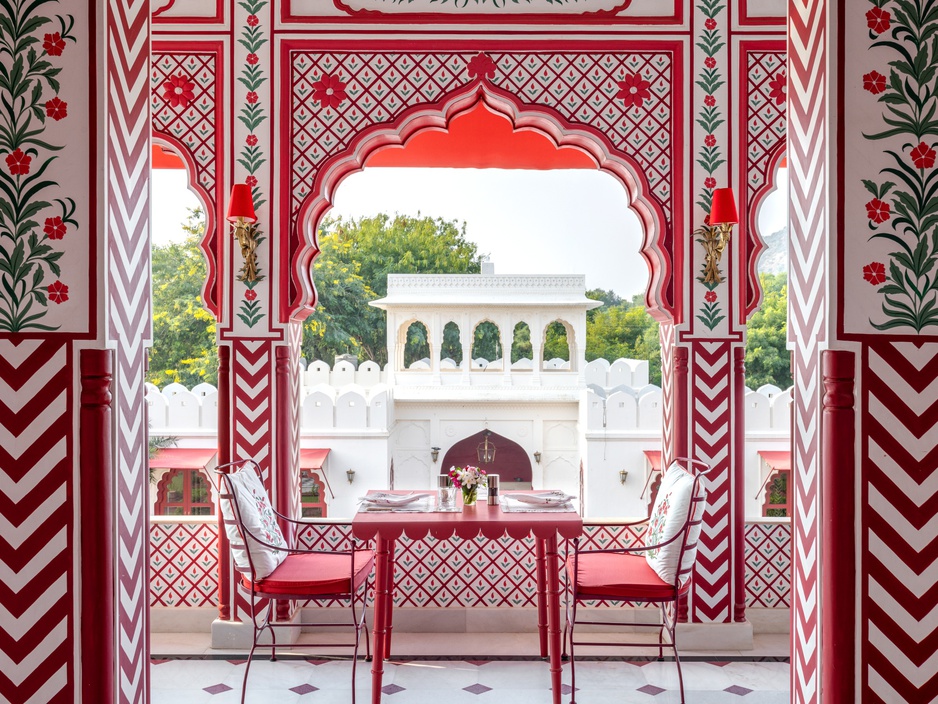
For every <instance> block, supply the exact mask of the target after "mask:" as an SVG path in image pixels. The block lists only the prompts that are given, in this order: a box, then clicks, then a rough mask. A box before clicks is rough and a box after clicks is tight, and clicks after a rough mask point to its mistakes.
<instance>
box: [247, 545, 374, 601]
mask: <svg viewBox="0 0 938 704" xmlns="http://www.w3.org/2000/svg"><path fill="white" fill-rule="evenodd" d="M374 562H375V556H374V553H373V552H371V551H370V550H357V551H355V580H354V582H355V584H354V587H352V585H350V584H349V576H350V573H351V569H350V568H351V562H350V557H349V556H348V555H333V554H331V553H291V554H289V555H287V557H286V559H284V561H283V562H281V563H280V565H278V566H277V569H275V570H274V571H273V572H271V573H270V574H269V575H267V576H266V577H264V578H263V579H259V580H257V582H255V583H254V589H255V591H258V592H262V593H264V594H288V595H309V596H316V595H322V594H351V593H352V591H354V589H357V588H358V587H360V586H361V584H362V582H364V581H365V579H367V578H368V575H369V574H371V570H372V567H373V566H374ZM243 581H244V586H246V587H247V588H248V589H250V588H251V581H250V579H249V578H248V577H243Z"/></svg>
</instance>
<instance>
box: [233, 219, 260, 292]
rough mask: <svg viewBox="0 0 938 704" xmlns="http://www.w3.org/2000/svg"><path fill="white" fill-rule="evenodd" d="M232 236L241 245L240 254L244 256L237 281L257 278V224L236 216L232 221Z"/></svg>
mask: <svg viewBox="0 0 938 704" xmlns="http://www.w3.org/2000/svg"><path fill="white" fill-rule="evenodd" d="M234 236H235V238H237V240H238V244H239V245H240V246H241V256H242V257H244V266H242V267H241V272H240V273H239V274H238V281H256V280H257V252H256V250H257V226H256V225H254V224H253V223H249V222H247V221H246V220H245V219H244V218H238V219H237V221H236V222H235V223H234Z"/></svg>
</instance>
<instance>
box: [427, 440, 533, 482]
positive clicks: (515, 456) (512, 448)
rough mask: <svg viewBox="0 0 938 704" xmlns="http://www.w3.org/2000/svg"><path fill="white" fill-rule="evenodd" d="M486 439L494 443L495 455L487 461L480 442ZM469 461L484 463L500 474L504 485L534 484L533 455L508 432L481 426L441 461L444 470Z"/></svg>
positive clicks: (491, 444)
mask: <svg viewBox="0 0 938 704" xmlns="http://www.w3.org/2000/svg"><path fill="white" fill-rule="evenodd" d="M486 439H488V443H489V445H490V446H493V447H494V457H493V458H492V460H491V461H490V462H483V461H482V460H483V458H482V457H480V452H479V446H480V445H484V444H485V442H486ZM466 465H474V466H476V467H481V468H482V469H484V470H485V473H486V474H497V475H498V476H499V479H500V480H501V483H500V486H501V487H502V488H504V489H530V488H531V481H532V472H531V458H530V457H528V453H527V451H526V450H525V449H524V448H523V447H521V445H519V444H518V443H516V442H514V441H513V440H509V439H508V438H506V437H505V436H504V435H499V434H498V433H494V432H491V431H488V430H480V431H479V432H478V433H475V434H474V435H470V436H469V437H467V438H463V439H462V440H460V441H459V442H457V443H455V444H454V445H453V446H452V447H450V448H449V449H448V450H447V451H446V454H445V455H444V456H443V462H442V463H441V464H440V474H446V473H447V472H449V470H450V468H451V467H465V466H466Z"/></svg>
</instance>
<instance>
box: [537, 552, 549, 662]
mask: <svg viewBox="0 0 938 704" xmlns="http://www.w3.org/2000/svg"><path fill="white" fill-rule="evenodd" d="M535 546H536V547H535V553H534V555H535V558H534V559H535V566H536V568H537V635H538V638H539V640H540V645H541V657H542V658H546V657H547V598H546V596H547V595H546V589H547V583H546V581H545V570H544V560H545V557H544V541H543V540H541V539H540V538H538V539H536V540H535Z"/></svg>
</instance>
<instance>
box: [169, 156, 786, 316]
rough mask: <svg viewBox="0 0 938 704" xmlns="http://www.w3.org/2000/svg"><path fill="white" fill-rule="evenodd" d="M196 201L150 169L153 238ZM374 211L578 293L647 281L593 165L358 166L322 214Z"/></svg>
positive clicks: (172, 234) (616, 188)
mask: <svg viewBox="0 0 938 704" xmlns="http://www.w3.org/2000/svg"><path fill="white" fill-rule="evenodd" d="M780 176H783V175H782V174H780ZM780 180H781V181H782V182H784V181H785V179H784V178H781V179H780ZM786 201H787V195H786V194H784V193H783V192H782V191H781V190H778V191H775V193H774V194H773V195H772V196H770V200H768V201H767V203H766V207H765V208H763V211H762V213H761V216H762V217H761V218H760V226H761V227H762V228H763V232H765V233H766V234H768V233H772V232H775V231H777V230H779V229H781V228H782V227H783V226H784V222H785V221H784V212H785V211H784V209H785V207H786V206H785V203H786ZM198 204H199V201H198V199H197V198H196V197H195V195H194V194H192V193H191V192H190V191H188V190H187V189H186V176H185V172H184V171H182V170H179V171H175V170H168V169H158V170H155V171H154V172H153V207H152V215H153V233H154V234H153V242H154V244H163V243H165V242H167V241H170V240H173V239H179V238H181V237H182V232H181V229H180V224H181V223H183V222H185V220H186V217H187V210H186V209H187V208H193V207H197V206H198ZM378 213H388V214H390V215H393V214H395V213H400V214H402V215H417V214H418V213H419V214H421V215H426V216H430V217H434V218H437V217H441V218H443V219H446V220H455V221H456V222H459V223H462V222H465V223H466V237H467V238H468V239H469V240H470V241H472V242H475V243H476V244H477V245H478V248H479V252H480V253H482V254H487V255H489V261H491V262H493V263H494V265H495V273H496V274H583V275H585V276H586V288H587V289H593V288H601V289H606V290H612V291H615V292H616V293H617V294H618V295H619V296H622V297H623V298H626V297H630V296H632V295H634V294H636V293H642V292H643V291H644V290H645V286H646V285H647V282H648V269H647V266H646V265H645V263H644V261H643V260H642V259H641V257H640V256H639V254H638V251H639V246H640V242H641V232H640V228H639V225H638V219H637V218H636V217H635V215H634V214H633V213H632V212H631V211H630V210H629V209H628V207H627V200H626V195H625V190H624V188H623V187H622V185H621V184H620V183H619V182H618V181H616V180H615V179H614V178H613V177H612V176H609V175H607V174H604V173H602V172H600V171H592V170H586V169H570V170H551V171H522V170H512V169H416V168H407V169H403V168H384V167H383V168H366V169H364V170H362V171H359V172H357V173H354V174H352V175H351V176H349V177H348V178H346V179H345V180H344V181H343V182H342V183H341V184H340V185H339V187H338V189H337V190H336V195H335V203H334V207H333V209H332V211H330V214H331V215H333V216H342V217H344V218H346V219H348V218H359V217H362V216H370V215H376V214H378Z"/></svg>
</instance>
